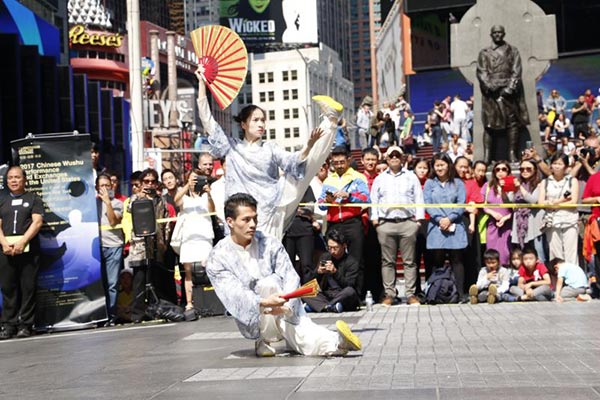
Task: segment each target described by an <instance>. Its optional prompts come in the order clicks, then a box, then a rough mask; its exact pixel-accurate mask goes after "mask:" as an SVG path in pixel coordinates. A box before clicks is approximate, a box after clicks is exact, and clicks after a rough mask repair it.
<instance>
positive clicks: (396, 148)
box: [385, 146, 404, 157]
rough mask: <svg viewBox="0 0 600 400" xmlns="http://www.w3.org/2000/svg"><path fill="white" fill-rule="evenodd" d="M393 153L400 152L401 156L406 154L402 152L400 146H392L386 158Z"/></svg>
mask: <svg viewBox="0 0 600 400" xmlns="http://www.w3.org/2000/svg"><path fill="white" fill-rule="evenodd" d="M393 152H398V153H400V155H402V154H404V152H403V151H402V149H401V148H400V147H398V146H390V147H388V149H387V151H386V152H385V156H386V157H389V156H391V155H392V153H393Z"/></svg>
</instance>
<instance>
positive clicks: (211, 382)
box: [0, 301, 600, 400]
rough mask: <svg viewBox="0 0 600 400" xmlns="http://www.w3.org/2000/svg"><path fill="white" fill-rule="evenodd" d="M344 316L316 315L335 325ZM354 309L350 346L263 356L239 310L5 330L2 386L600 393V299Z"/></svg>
mask: <svg viewBox="0 0 600 400" xmlns="http://www.w3.org/2000/svg"><path fill="white" fill-rule="evenodd" d="M313 316H314V314H313ZM337 317H338V315H334V314H320V315H316V316H315V318H314V319H315V321H316V322H317V323H319V324H322V325H325V326H328V327H329V328H331V329H334V323H335V320H336V319H337ZM343 319H345V320H346V321H347V322H348V323H349V324H350V326H351V327H352V328H353V329H354V330H355V332H356V333H357V334H358V335H359V336H360V338H361V339H362V342H363V351H362V352H359V353H351V354H352V355H351V356H348V357H345V358H312V357H301V356H278V357H274V358H260V359H259V358H256V357H255V356H254V351H253V350H254V343H253V342H252V341H249V340H245V339H243V338H242V337H241V336H240V334H239V333H238V331H237V329H236V327H235V323H234V322H233V320H232V319H231V318H227V317H212V318H204V319H200V320H198V321H195V322H184V323H178V324H142V325H125V326H119V327H114V328H103V329H96V330H87V331H78V332H68V333H55V334H51V335H39V336H36V337H33V338H31V339H20V340H9V341H5V342H0V398H1V399H19V400H25V399H35V400H39V399H44V400H51V399H61V400H62V399H127V400H133V399H247V400H251V399H328V400H332V399H344V400H353V399H364V398H368V399H369V400H377V399H404V398H406V399H413V400H416V399H485V398H492V399H502V398H506V399H510V400H517V399H538V398H539V399H572V400H579V399H600V301H592V302H589V303H575V302H572V303H564V304H557V303H529V304H525V303H520V304H515V303H512V304H496V305H488V304H482V305H475V306H473V305H447V306H416V307H415V306H412V307H409V306H406V305H400V306H394V307H389V308H386V307H383V306H376V308H375V310H374V311H373V312H366V311H359V312H354V313H344V314H343Z"/></svg>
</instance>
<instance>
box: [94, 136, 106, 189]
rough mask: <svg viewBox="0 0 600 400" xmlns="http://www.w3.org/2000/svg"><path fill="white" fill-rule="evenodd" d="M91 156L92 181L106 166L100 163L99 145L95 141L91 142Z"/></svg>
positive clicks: (104, 170)
mask: <svg viewBox="0 0 600 400" xmlns="http://www.w3.org/2000/svg"><path fill="white" fill-rule="evenodd" d="M90 154H91V157H92V173H93V176H94V182H96V178H97V177H98V175H99V174H101V173H103V172H106V167H104V166H103V165H102V164H100V146H98V144H97V143H92V149H91V151H90Z"/></svg>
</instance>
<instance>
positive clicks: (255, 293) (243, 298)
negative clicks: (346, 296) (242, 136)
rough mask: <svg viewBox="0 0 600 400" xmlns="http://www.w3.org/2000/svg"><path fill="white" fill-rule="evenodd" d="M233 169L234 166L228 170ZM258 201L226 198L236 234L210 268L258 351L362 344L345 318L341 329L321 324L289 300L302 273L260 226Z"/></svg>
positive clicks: (313, 351) (326, 351)
mask: <svg viewBox="0 0 600 400" xmlns="http://www.w3.org/2000/svg"><path fill="white" fill-rule="evenodd" d="M227 173H229V171H228V172H227ZM256 210H257V204H256V200H255V199H254V198H253V197H252V196H250V195H248V194H246V193H236V194H234V195H232V196H231V197H229V198H228V199H227V201H226V202H225V220H226V222H227V225H228V226H229V228H230V230H231V235H229V236H227V237H226V238H225V239H223V240H221V241H220V242H219V243H218V244H217V245H216V246H215V248H214V249H213V250H212V252H211V253H210V256H209V258H208V262H207V265H206V272H207V274H208V277H209V278H210V281H211V283H212V285H213V287H214V288H215V291H216V293H217V295H218V296H219V299H220V300H221V302H222V303H223V305H224V306H225V308H227V311H229V313H231V315H232V316H233V317H234V318H235V320H236V323H237V325H238V328H239V330H240V332H241V333H242V335H243V336H244V337H246V338H248V339H253V340H255V341H256V342H255V350H256V355H257V356H259V357H268V356H274V355H275V354H276V353H277V351H278V350H277V349H276V348H275V347H273V346H272V343H274V342H278V341H281V340H284V341H285V345H286V349H289V350H293V351H295V352H297V353H300V354H303V355H307V356H341V355H345V354H346V353H347V352H348V351H352V350H354V351H356V350H360V349H361V341H360V339H359V338H358V337H357V336H356V335H355V334H353V333H352V331H351V330H350V328H349V327H348V325H347V324H346V323H345V322H344V321H342V320H339V321H337V322H336V328H337V332H334V331H330V330H329V329H327V328H325V327H322V326H320V325H317V324H315V323H314V322H312V320H311V319H310V318H309V317H308V316H307V315H306V312H305V311H304V307H303V306H302V303H301V301H300V299H298V298H295V299H290V300H286V299H284V298H282V296H283V295H284V293H290V292H292V291H294V290H296V289H297V288H298V287H299V286H300V278H299V277H298V274H297V273H296V271H295V270H294V267H293V266H292V263H291V261H290V258H289V256H288V254H287V253H286V251H285V248H284V247H283V245H282V244H281V241H280V240H278V239H276V238H275V237H272V236H268V235H264V234H263V233H262V232H260V231H257V219H258V218H257V211H256Z"/></svg>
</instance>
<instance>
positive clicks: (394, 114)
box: [390, 101, 402, 146]
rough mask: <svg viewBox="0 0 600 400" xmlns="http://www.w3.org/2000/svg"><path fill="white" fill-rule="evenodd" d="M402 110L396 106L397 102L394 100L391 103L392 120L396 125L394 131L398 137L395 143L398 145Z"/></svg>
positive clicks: (395, 136)
mask: <svg viewBox="0 0 600 400" xmlns="http://www.w3.org/2000/svg"><path fill="white" fill-rule="evenodd" d="M401 112H402V111H401V110H400V109H399V108H398V107H396V103H394V102H393V101H392V102H391V103H390V118H391V119H392V122H393V123H394V126H395V127H396V131H395V132H394V138H395V139H396V143H395V145H396V146H398V137H399V136H398V133H399V129H400V120H401V119H402V116H401V115H400V114H401Z"/></svg>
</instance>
